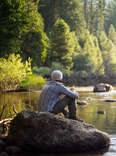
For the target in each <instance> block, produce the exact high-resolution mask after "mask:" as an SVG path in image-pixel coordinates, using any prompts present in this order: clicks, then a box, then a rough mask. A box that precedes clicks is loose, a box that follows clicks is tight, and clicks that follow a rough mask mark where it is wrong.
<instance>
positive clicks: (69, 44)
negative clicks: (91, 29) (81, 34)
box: [50, 19, 75, 69]
mask: <svg viewBox="0 0 116 156" xmlns="http://www.w3.org/2000/svg"><path fill="white" fill-rule="evenodd" d="M73 42H74V41H73V38H72V33H71V32H70V28H69V26H68V24H67V23H66V22H64V20H62V19H59V20H57V21H56V23H55V24H54V26H53V29H52V32H51V53H50V61H51V62H53V61H55V62H61V63H62V64H63V65H64V67H65V68H66V69H70V68H71V67H72V55H73V52H74V47H75V45H74V44H73Z"/></svg>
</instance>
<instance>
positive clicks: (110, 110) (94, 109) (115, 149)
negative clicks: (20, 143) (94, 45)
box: [0, 87, 116, 156]
mask: <svg viewBox="0 0 116 156" xmlns="http://www.w3.org/2000/svg"><path fill="white" fill-rule="evenodd" d="M77 89H78V93H79V100H81V101H87V103H88V105H85V106H79V105H77V116H79V117H80V118H81V119H83V120H84V121H85V122H87V123H89V124H93V125H94V126H95V127H96V128H97V129H99V130H102V131H104V132H107V133H108V134H109V136H110V138H111V144H110V147H109V150H108V151H107V152H105V153H96V154H95V153H92V154H66V156H115V155H116V102H105V100H109V99H110V100H112V99H116V87H114V90H113V91H111V92H107V93H93V92H92V89H93V88H92V87H79V88H77ZM39 94H40V92H39V91H37V92H30V93H27V92H20V93H15V92H12V93H10V92H9V93H6V94H0V117H1V119H4V118H9V117H13V116H15V111H13V110H14V109H15V110H16V111H17V112H20V111H22V110H24V109H29V110H34V111H37V108H38V106H37V101H38V97H39ZM98 111H103V114H98ZM49 155H50V156H55V155H54V154H53V155H52V154H49ZM59 155H60V154H59ZM43 156H48V155H45V154H44V155H43ZM60 156H64V154H61V155H60Z"/></svg>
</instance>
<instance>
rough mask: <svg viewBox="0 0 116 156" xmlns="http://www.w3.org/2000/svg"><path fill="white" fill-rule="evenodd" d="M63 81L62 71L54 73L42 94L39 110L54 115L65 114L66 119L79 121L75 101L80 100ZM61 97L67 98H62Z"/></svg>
mask: <svg viewBox="0 0 116 156" xmlns="http://www.w3.org/2000/svg"><path fill="white" fill-rule="evenodd" d="M62 79H63V74H62V72H61V71H59V70H55V71H53V72H52V74H51V81H49V82H48V83H47V84H46V85H45V86H44V88H43V89H42V91H41V93H40V97H39V105H38V110H39V112H40V111H44V112H50V113H53V114H58V113H63V114H64V116H65V117H66V118H67V117H68V118H69V119H74V120H77V118H76V104H75V99H76V98H78V94H77V93H76V92H74V90H69V89H68V88H66V87H65V86H64V85H63V83H62ZM61 95H65V96H64V97H63V98H61ZM66 106H68V110H69V113H68V112H67V111H66V110H65V107H66ZM78 120H79V119H78Z"/></svg>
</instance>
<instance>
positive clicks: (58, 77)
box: [51, 70, 63, 81]
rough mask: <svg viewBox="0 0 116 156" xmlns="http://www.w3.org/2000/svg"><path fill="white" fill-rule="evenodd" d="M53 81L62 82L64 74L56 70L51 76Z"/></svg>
mask: <svg viewBox="0 0 116 156" xmlns="http://www.w3.org/2000/svg"><path fill="white" fill-rule="evenodd" d="M51 79H52V80H57V81H62V79H63V74H62V72H61V71H60V70H54V71H53V72H52V74H51Z"/></svg>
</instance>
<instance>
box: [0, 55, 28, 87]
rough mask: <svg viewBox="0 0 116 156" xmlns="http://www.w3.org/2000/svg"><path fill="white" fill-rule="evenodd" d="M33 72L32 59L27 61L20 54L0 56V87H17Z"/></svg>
mask: <svg viewBox="0 0 116 156" xmlns="http://www.w3.org/2000/svg"><path fill="white" fill-rule="evenodd" d="M29 74H31V59H30V58H29V59H28V61H26V62H25V63H23V62H22V59H21V57H20V55H19V54H17V55H15V54H14V53H13V54H10V55H9V57H8V59H5V58H0V89H1V90H8V89H16V88H17V87H18V85H19V84H20V83H21V81H23V80H24V79H25V77H26V76H27V75H29Z"/></svg>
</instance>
